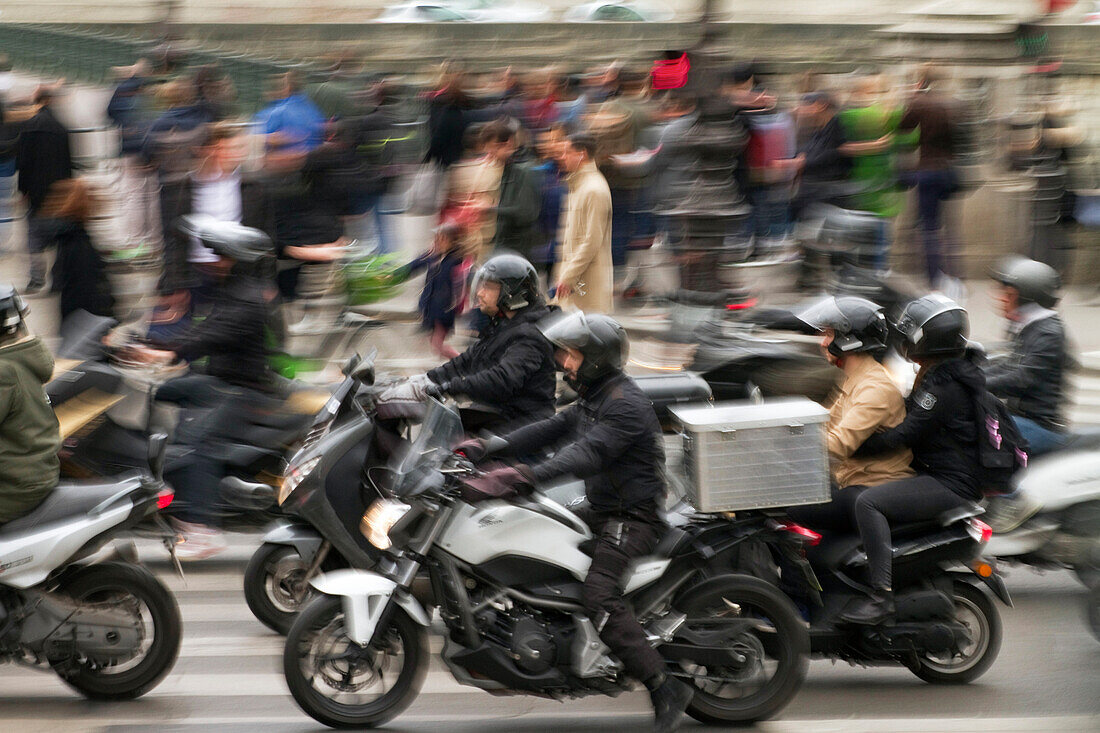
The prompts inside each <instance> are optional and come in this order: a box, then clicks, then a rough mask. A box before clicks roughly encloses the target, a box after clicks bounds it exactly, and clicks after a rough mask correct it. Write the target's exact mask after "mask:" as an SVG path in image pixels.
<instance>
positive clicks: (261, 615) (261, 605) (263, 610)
mask: <svg viewBox="0 0 1100 733" xmlns="http://www.w3.org/2000/svg"><path fill="white" fill-rule="evenodd" d="M307 572H309V563H308V562H306V560H305V559H304V558H303V557H302V556H301V555H299V554H298V551H297V550H296V549H294V548H293V547H290V546H288V545H270V544H265V545H263V546H262V547H260V548H259V549H258V550H256V554H255V555H253V556H252V559H251V560H250V561H249V562H248V567H247V568H245V571H244V600H245V602H246V603H247V604H248V607H249V609H251V611H252V613H254V614H255V615H256V618H257V619H259V620H260V621H261V622H262V623H263V624H264V626H267V627H268V628H269V629H271V630H273V631H276V632H278V633H280V634H284V635H285V634H286V633H287V631H289V630H290V626H291V624H293V623H294V619H295V618H296V617H297V615H298V611H300V610H301V609H302V607H303V606H304V605H305V603H306V602H307V601H308V600H309V599H310V597H311V595H312V594H311V592H310V587H309V579H308V578H306V573H307Z"/></svg>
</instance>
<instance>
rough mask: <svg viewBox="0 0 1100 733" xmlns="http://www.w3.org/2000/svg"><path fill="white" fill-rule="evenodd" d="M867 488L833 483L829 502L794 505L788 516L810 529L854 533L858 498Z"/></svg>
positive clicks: (790, 508) (788, 511)
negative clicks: (839, 485)
mask: <svg viewBox="0 0 1100 733" xmlns="http://www.w3.org/2000/svg"><path fill="white" fill-rule="evenodd" d="M866 490H867V487H866V486H846V487H844V488H843V489H841V488H839V487H838V486H837V485H836V484H833V485H832V486H830V488H829V501H828V503H826V504H806V505H804V506H792V507H789V508H788V509H787V516H788V517H790V518H791V519H793V520H794V521H796V522H798V523H799V524H801V525H803V526H804V527H808V528H809V529H814V530H824V531H827V532H832V533H835V534H852V533H854V532H855V529H856V520H855V506H856V499H858V498H859V496H860V494H862V493H863V492H864V491H866Z"/></svg>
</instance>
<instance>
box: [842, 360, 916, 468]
mask: <svg viewBox="0 0 1100 733" xmlns="http://www.w3.org/2000/svg"><path fill="white" fill-rule="evenodd" d="M904 419H905V399H904V398H903V397H902V396H901V390H899V389H898V386H897V385H896V384H894V380H893V379H891V378H890V373H889V372H888V371H886V368H885V367H884V366H882V364H879V363H878V362H877V361H875V360H874V359H871V358H868V359H866V360H864V361H863V363H862V364H860V366H859V368H858V369H857V370H856V371H854V372H853V373H851V374H849V375H848V376H847V378H846V379H845V380H844V384H843V385H842V386H841V388H840V394H839V395H837V398H836V401H835V402H833V404H832V406H831V407H830V408H829V434H828V439H827V444H828V447H829V460H830V463H831V464H832V471H833V480H834V481H835V482H836V484H837V486H839V487H841V488H844V487H845V486H878V485H879V484H884V483H886V482H887V481H893V480H894V479H899V478H905V477H907V476H912V475H913V469H911V468H910V467H909V463H910V462H911V461H912V460H913V454H912V453H911V452H910V451H909V449H908V448H902V449H901V450H898V451H894V452H893V453H883V454H882V455H877V456H870V457H867V458H853V457H852V454H853V453H855V452H856V449H857V448H859V447H860V446H861V445H863V441H865V440H867V438H868V437H870V435H871V434H872V433H874V432H876V431H878V430H880V429H886V428H892V427H894V426H895V425H897V424H898V423H900V422H901V421H902V420H904Z"/></svg>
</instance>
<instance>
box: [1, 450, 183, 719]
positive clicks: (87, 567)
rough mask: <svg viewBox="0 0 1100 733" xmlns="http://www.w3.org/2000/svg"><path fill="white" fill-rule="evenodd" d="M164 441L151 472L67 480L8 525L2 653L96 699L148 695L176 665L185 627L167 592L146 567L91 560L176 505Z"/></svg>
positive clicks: (4, 548)
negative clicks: (165, 470) (165, 471)
mask: <svg viewBox="0 0 1100 733" xmlns="http://www.w3.org/2000/svg"><path fill="white" fill-rule="evenodd" d="M165 446H166V438H165V436H163V435H158V436H154V438H153V439H152V440H151V441H150V443H149V470H148V472H140V471H132V472H129V473H125V474H121V475H118V476H113V477H111V478H110V479H107V480H96V481H69V480H63V481H62V482H61V483H60V484H58V486H57V488H55V489H54V490H53V492H51V493H50V494H49V495H48V496H47V497H46V499H45V500H43V501H42V503H41V504H39V505H38V506H37V507H36V508H35V509H34V510H32V511H31V512H30V513H29V514H27V515H25V516H23V517H19V518H18V519H15V520H14V521H11V522H8V523H6V524H5V525H4V526H3V527H0V660H2V661H11V662H17V663H21V664H28V665H30V666H34V667H41V668H46V667H49V668H51V669H53V671H54V672H56V673H57V674H58V676H59V677H61V680H62V681H63V682H65V684H67V685H69V686H70V687H72V688H74V689H75V690H77V691H78V692H80V693H82V694H83V695H84V696H86V697H89V698H92V699H96V700H126V699H132V698H135V697H139V696H141V695H144V694H145V693H146V692H148V691H149V690H151V689H153V688H154V687H156V685H157V684H159V683H160V681H161V680H163V679H164V677H165V676H166V675H167V674H168V672H169V671H170V670H171V669H172V665H173V664H174V663H175V661H176V657H177V656H178V654H179V647H180V635H181V632H180V616H179V608H178V607H177V606H176V601H175V599H174V598H173V597H172V594H171V593H169V592H168V589H167V588H165V587H164V585H163V584H162V583H161V582H160V581H159V580H157V579H156V577H154V576H153V574H152V573H150V572H149V571H148V570H146V569H145V568H143V567H141V566H139V565H134V564H129V563H122V562H102V563H93V562H85V561H86V560H87V559H88V558H91V557H92V556H93V555H94V554H95V553H97V552H98V551H99V550H100V549H101V548H102V547H103V546H104V545H106V544H107V543H108V542H110V541H111V540H112V539H114V538H115V537H118V536H119V535H120V534H121V533H122V532H125V531H127V530H129V529H131V528H133V527H134V526H136V525H137V524H139V523H142V522H146V521H148V520H149V519H150V518H151V517H155V516H156V513H157V511H158V510H159V509H164V508H165V507H167V506H168V505H169V504H170V503H171V501H172V496H173V495H172V491H171V490H170V489H169V488H168V487H167V486H166V485H165V484H164V481H163V480H162V478H161V469H162V467H163V463H164V449H165ZM166 544H168V546H169V550H170V551H171V549H172V544H171V542H170V541H166Z"/></svg>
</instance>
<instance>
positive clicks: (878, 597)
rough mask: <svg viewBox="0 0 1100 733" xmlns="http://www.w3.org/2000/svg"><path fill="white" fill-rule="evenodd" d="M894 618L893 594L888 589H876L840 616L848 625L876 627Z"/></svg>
mask: <svg viewBox="0 0 1100 733" xmlns="http://www.w3.org/2000/svg"><path fill="white" fill-rule="evenodd" d="M893 616H894V594H893V592H892V591H891V590H890V589H889V588H877V589H875V590H874V591H872V592H871V595H869V596H867V597H866V598H861V599H859V600H858V601H856V603H855V604H853V605H852V606H850V607H848V608H847V609H845V610H844V612H843V613H842V614H840V620H841V621H846V622H848V623H850V624H861V625H863V626H877V625H879V624H881V623H882V622H883V621H886V620H887V619H890V618H893Z"/></svg>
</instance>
